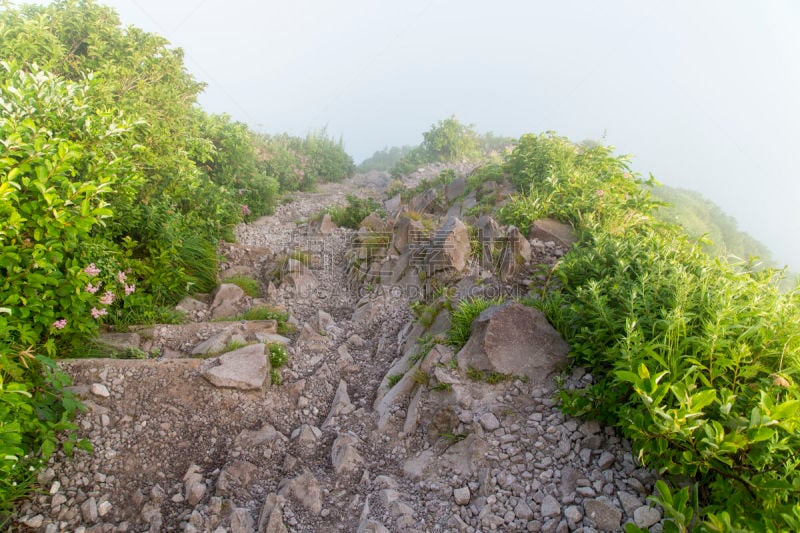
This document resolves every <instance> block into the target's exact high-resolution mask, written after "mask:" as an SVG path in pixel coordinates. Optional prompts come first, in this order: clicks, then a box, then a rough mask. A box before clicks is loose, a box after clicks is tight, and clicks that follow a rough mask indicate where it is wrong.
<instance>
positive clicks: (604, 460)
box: [597, 452, 617, 470]
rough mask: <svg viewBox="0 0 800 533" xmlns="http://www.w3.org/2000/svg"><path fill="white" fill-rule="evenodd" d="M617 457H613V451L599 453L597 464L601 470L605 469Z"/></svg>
mask: <svg viewBox="0 0 800 533" xmlns="http://www.w3.org/2000/svg"><path fill="white" fill-rule="evenodd" d="M616 460H617V458H616V457H614V454H613V453H610V452H603V453H602V454H601V455H600V459H598V461H597V466H599V467H600V468H601V469H602V470H606V469H607V468H608V467H610V466H611V465H613V464H614V462H616Z"/></svg>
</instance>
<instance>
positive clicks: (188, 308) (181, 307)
mask: <svg viewBox="0 0 800 533" xmlns="http://www.w3.org/2000/svg"><path fill="white" fill-rule="evenodd" d="M207 309H208V306H207V305H206V304H205V303H203V302H201V301H200V300H196V299H194V298H192V297H191V296H186V297H184V298H183V300H181V301H180V302H178V305H176V306H175V310H176V311H181V312H183V313H186V314H191V313H199V312H202V311H205V310H207Z"/></svg>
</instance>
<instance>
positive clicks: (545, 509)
mask: <svg viewBox="0 0 800 533" xmlns="http://www.w3.org/2000/svg"><path fill="white" fill-rule="evenodd" d="M541 510H542V516H543V517H544V518H549V517H551V516H561V505H560V504H559V503H558V500H556V499H555V498H554V497H552V496H551V495H549V494H548V495H547V496H545V497H544V499H543V500H542V509H541Z"/></svg>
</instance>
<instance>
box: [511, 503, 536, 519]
mask: <svg viewBox="0 0 800 533" xmlns="http://www.w3.org/2000/svg"><path fill="white" fill-rule="evenodd" d="M514 515H516V517H517V518H521V519H522V520H530V519H532V518H533V509H531V507H530V505H528V504H527V503H525V501H524V500H520V501H519V503H518V504H517V506H516V507H514Z"/></svg>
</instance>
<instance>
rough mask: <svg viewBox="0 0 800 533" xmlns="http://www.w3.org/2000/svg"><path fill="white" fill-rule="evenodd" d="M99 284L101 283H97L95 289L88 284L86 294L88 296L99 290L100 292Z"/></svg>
mask: <svg viewBox="0 0 800 533" xmlns="http://www.w3.org/2000/svg"><path fill="white" fill-rule="evenodd" d="M101 284H102V283H98V284H97V287H95V286H94V285H92V284H91V283H90V284H88V285H87V286H86V292H88V293H89V294H94V293H96V292H97V291H99V290H100V285H101Z"/></svg>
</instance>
